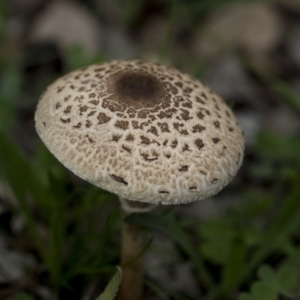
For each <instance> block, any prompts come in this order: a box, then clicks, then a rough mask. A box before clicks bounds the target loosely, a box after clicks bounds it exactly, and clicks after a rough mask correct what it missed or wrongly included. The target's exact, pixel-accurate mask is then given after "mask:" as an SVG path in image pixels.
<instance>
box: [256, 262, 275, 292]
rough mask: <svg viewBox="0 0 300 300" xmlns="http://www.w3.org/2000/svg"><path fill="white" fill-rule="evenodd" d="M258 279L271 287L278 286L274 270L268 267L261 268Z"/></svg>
mask: <svg viewBox="0 0 300 300" xmlns="http://www.w3.org/2000/svg"><path fill="white" fill-rule="evenodd" d="M258 277H259V278H260V279H261V280H262V281H264V282H265V283H266V284H269V285H270V286H274V287H275V286H276V284H277V278H276V274H275V272H274V270H273V269H272V268H271V267H270V266H268V265H263V266H261V267H260V268H259V270H258Z"/></svg>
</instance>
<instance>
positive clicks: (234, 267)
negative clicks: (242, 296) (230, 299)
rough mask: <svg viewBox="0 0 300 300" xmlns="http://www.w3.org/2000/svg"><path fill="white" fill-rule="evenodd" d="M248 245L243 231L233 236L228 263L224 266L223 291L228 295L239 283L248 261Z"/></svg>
mask: <svg viewBox="0 0 300 300" xmlns="http://www.w3.org/2000/svg"><path fill="white" fill-rule="evenodd" d="M246 253H247V245H246V243H245V239H244V234H243V232H242V231H241V232H237V233H236V235H235V237H234V238H233V240H232V242H231V245H230V249H229V253H228V257H227V260H226V263H225V265H224V268H223V274H222V285H221V292H222V293H223V294H224V295H228V294H229V293H230V292H232V291H233V290H234V289H235V287H236V286H237V285H238V282H239V280H240V277H241V275H242V273H243V271H244V267H245V263H246Z"/></svg>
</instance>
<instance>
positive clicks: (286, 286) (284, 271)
mask: <svg viewBox="0 0 300 300" xmlns="http://www.w3.org/2000/svg"><path fill="white" fill-rule="evenodd" d="M277 283H278V290H279V292H280V293H282V294H284V295H287V296H288V295H290V291H291V290H292V289H293V288H295V287H296V286H297V284H298V278H297V275H296V272H295V270H294V269H293V268H292V267H290V266H288V265H287V264H283V265H282V266H281V267H280V268H279V270H278V272H277Z"/></svg>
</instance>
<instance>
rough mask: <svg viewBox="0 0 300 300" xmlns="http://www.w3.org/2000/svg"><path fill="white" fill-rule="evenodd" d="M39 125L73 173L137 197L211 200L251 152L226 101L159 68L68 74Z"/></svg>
mask: <svg viewBox="0 0 300 300" xmlns="http://www.w3.org/2000/svg"><path fill="white" fill-rule="evenodd" d="M35 120H36V129H37V132H38V134H39V136H40V137H41V139H42V140H43V142H44V143H45V144H46V146H47V147H48V148H49V150H50V151H51V152H52V153H53V154H54V155H55V156H56V157H57V158H58V159H59V160H60V161H61V162H62V163H63V164H64V165H65V166H66V167H67V168H69V169H70V170H72V171H73V172H74V173H75V174H77V175H78V176H80V177H81V178H83V179H85V180H87V181H89V182H91V183H93V184H95V185H96V186H99V187H101V188H103V189H105V190H108V191H110V192H112V193H115V194H117V195H119V196H120V197H123V198H125V199H129V200H137V201H143V202H149V203H157V204H158V203H162V204H180V203H188V202H192V201H196V200H200V199H203V198H206V197H209V196H212V195H214V194H216V193H217V192H218V191H220V190H221V189H222V188H223V187H224V186H225V185H226V184H227V183H228V182H229V181H230V180H231V179H232V178H233V176H234V175H235V174H236V172H237V171H238V169H239V168H240V166H241V164H242V160H243V155H244V137H243V134H242V131H241V129H240V126H239V124H238V122H237V119H236V118H235V116H234V115H233V113H232V111H231V109H230V108H229V107H228V106H227V105H226V104H225V102H224V101H223V100H222V99H221V98H220V97H219V96H217V95H216V94H215V93H213V92H212V91H211V90H210V89H209V88H207V87H206V86H204V85H203V84H202V83H201V82H199V81H198V80H196V79H195V78H193V77H191V76H189V75H187V74H184V73H181V72H179V71H178V70H176V69H173V68H169V67H165V66H162V65H159V64H156V63H150V62H142V61H112V62H109V63H104V64H99V65H92V66H90V67H87V68H83V69H79V70H77V71H74V72H72V73H69V74H67V75H66V76H64V77H62V78H60V79H58V80H57V81H55V82H54V83H53V84H52V85H50V86H49V87H48V89H47V90H46V91H45V92H44V94H43V95H42V97H41V100H40V102H39V104H38V107H37V111H36V115H35Z"/></svg>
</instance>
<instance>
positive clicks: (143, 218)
mask: <svg viewBox="0 0 300 300" xmlns="http://www.w3.org/2000/svg"><path fill="white" fill-rule="evenodd" d="M125 222H128V223H133V224H137V225H140V226H144V227H147V228H149V229H154V230H159V231H160V232H163V233H165V234H166V235H168V236H170V237H171V238H172V239H174V240H175V241H176V242H177V243H178V244H179V245H180V247H181V248H182V249H183V251H185V252H186V253H187V254H188V255H189V256H190V257H191V259H192V260H193V261H194V263H195V266H196V267H197V271H198V275H199V277H200V279H201V280H202V283H203V285H205V286H206V287H211V286H212V278H211V276H210V274H209V272H208V270H207V269H206V267H205V266H204V263H203V260H202V258H201V256H200V255H199V253H198V252H196V251H195V250H194V247H193V244H192V242H191V240H190V238H189V237H188V235H187V234H186V233H185V232H184V230H183V229H182V228H181V227H180V225H179V223H178V222H177V221H176V220H175V218H174V217H173V216H172V215H171V214H168V215H159V214H154V213H147V214H131V215H130V216H129V217H127V218H126V219H125Z"/></svg>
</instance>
